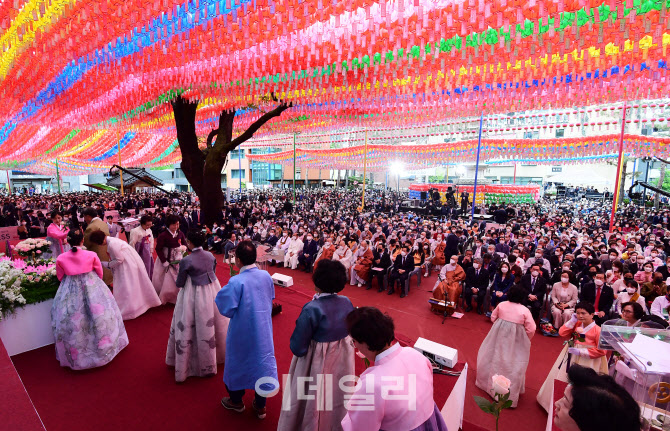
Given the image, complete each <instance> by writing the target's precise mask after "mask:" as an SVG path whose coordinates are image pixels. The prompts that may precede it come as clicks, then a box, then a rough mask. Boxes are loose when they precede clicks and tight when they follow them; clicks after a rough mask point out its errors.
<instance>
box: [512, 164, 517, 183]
mask: <svg viewBox="0 0 670 431" xmlns="http://www.w3.org/2000/svg"><path fill="white" fill-rule="evenodd" d="M512 184H516V163H515V164H514V179H513V180H512Z"/></svg>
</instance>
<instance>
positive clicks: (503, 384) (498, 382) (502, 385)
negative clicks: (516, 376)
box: [491, 374, 512, 395]
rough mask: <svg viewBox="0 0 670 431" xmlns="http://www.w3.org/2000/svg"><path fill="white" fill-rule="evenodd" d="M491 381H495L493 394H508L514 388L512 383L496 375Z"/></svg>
mask: <svg viewBox="0 0 670 431" xmlns="http://www.w3.org/2000/svg"><path fill="white" fill-rule="evenodd" d="M491 380H492V381H493V392H495V393H497V394H500V395H505V394H506V393H508V392H509V388H510V386H512V382H511V381H510V380H509V379H508V378H507V377H505V376H502V375H498V374H495V375H494V376H493V377H491Z"/></svg>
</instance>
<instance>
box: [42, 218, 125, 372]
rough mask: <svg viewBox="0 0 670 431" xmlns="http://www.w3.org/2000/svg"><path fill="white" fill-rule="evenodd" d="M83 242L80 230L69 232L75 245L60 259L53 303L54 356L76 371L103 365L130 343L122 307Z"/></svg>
mask: <svg viewBox="0 0 670 431" xmlns="http://www.w3.org/2000/svg"><path fill="white" fill-rule="evenodd" d="M83 242H84V236H83V235H82V234H81V233H80V232H79V231H78V230H77V231H70V233H69V234H68V243H69V244H70V245H71V246H72V249H71V250H70V251H67V252H65V253H63V254H61V255H60V256H58V258H57V259H56V276H57V277H58V279H59V280H60V282H61V283H60V287H59V288H58V292H56V297H55V298H54V302H53V305H52V307H51V328H52V330H53V333H54V339H55V346H56V359H57V360H58V361H59V362H60V364H61V366H63V367H70V368H71V369H73V370H84V369H87V368H95V367H100V366H103V365H105V364H107V363H109V362H110V361H111V360H112V359H114V357H115V356H116V355H117V354H118V353H119V352H120V351H121V350H122V349H123V348H125V347H126V346H127V345H128V335H127V334H126V328H125V326H124V325H123V318H122V317H121V311H120V310H119V307H118V305H117V304H116V301H115V300H114V296H113V295H112V292H110V291H109V289H108V288H107V286H106V285H105V283H104V282H103V281H102V277H103V274H102V265H101V264H100V259H99V258H98V256H97V255H96V254H95V253H94V252H92V251H88V250H82V249H81V246H82V244H83Z"/></svg>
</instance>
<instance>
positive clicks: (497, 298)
mask: <svg viewBox="0 0 670 431" xmlns="http://www.w3.org/2000/svg"><path fill="white" fill-rule="evenodd" d="M513 285H514V274H512V272H511V271H510V266H509V263H507V262H502V263H501V264H500V268H498V273H497V274H496V276H495V278H494V279H493V287H492V289H491V307H493V308H494V309H495V308H496V306H497V305H498V304H499V303H501V302H502V301H507V292H509V290H510V288H511V287H512V286H513ZM490 314H491V313H490V312H489V313H487V316H489V315H490ZM489 317H490V316H489Z"/></svg>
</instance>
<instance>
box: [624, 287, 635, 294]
mask: <svg viewBox="0 0 670 431" xmlns="http://www.w3.org/2000/svg"><path fill="white" fill-rule="evenodd" d="M636 291H637V289H636V288H634V287H627V288H626V292H628V294H629V295H634V294H635V292H636Z"/></svg>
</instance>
